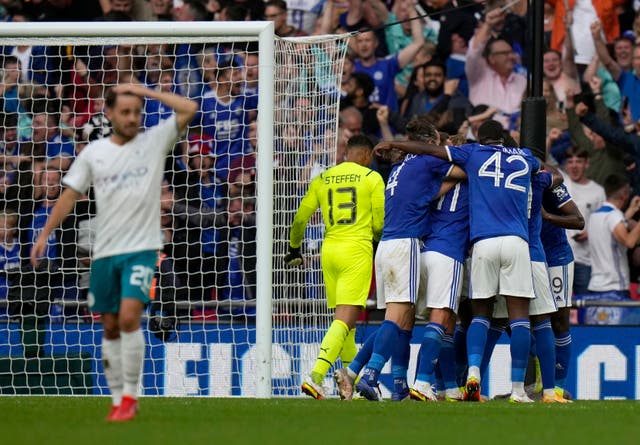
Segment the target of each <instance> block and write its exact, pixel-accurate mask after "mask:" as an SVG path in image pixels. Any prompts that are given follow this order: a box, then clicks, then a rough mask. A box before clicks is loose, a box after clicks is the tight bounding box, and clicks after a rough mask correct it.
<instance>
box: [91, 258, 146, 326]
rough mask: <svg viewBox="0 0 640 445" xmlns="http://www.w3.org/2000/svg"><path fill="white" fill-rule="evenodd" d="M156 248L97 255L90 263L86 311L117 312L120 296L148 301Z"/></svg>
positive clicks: (144, 302) (143, 301) (121, 297)
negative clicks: (119, 253)
mask: <svg viewBox="0 0 640 445" xmlns="http://www.w3.org/2000/svg"><path fill="white" fill-rule="evenodd" d="M157 261H158V253H157V252H156V251H155V250H144V251H141V252H134V253H125V254H122V255H113V256H110V257H105V258H99V259H97V260H94V261H93V262H92V263H91V276H90V278H89V295H88V297H87V300H88V303H89V310H90V311H92V312H98V313H101V314H117V313H118V312H119V311H120V301H121V300H122V299H123V298H134V299H136V300H140V301H141V302H142V303H143V304H145V305H146V304H147V303H149V289H150V287H151V282H152V281H153V277H154V275H155V271H156V263H157Z"/></svg>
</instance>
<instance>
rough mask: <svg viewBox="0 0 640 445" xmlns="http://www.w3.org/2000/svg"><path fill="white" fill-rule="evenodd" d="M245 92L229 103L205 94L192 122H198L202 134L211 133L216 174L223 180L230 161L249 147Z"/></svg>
mask: <svg viewBox="0 0 640 445" xmlns="http://www.w3.org/2000/svg"><path fill="white" fill-rule="evenodd" d="M244 102H245V97H244V96H237V97H234V98H233V99H232V100H231V101H230V102H229V103H224V102H222V101H220V100H218V98H217V97H215V96H214V95H209V96H205V97H203V98H202V102H201V104H200V111H199V112H198V114H197V115H196V117H195V118H194V121H193V123H194V125H196V126H201V127H202V131H203V133H204V134H207V135H209V136H211V137H213V140H214V145H213V153H212V155H215V158H216V164H215V169H216V175H217V176H218V177H220V178H224V179H225V180H226V178H227V176H228V174H229V164H230V163H231V160H233V159H234V158H236V157H238V156H241V155H242V154H244V153H245V152H247V151H248V144H249V138H248V129H249V127H248V124H249V117H248V115H247V112H246V110H245V109H244Z"/></svg>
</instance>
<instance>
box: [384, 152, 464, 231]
mask: <svg viewBox="0 0 640 445" xmlns="http://www.w3.org/2000/svg"><path fill="white" fill-rule="evenodd" d="M450 169H451V164H450V163H448V162H446V161H443V160H441V159H438V158H434V157H433V156H416V155H407V156H406V157H405V160H404V161H403V162H402V163H398V164H396V165H395V166H394V167H393V168H392V169H391V174H390V175H389V180H388V181H387V186H386V188H385V191H384V228H383V229H382V240H389V239H400V238H422V237H424V236H425V235H426V234H427V233H428V232H429V218H428V216H429V205H430V203H431V201H432V200H433V199H434V198H435V197H436V196H437V195H438V192H439V191H440V185H441V184H442V179H443V178H444V177H445V176H446V175H447V173H448V172H449V170H450Z"/></svg>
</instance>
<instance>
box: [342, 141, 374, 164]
mask: <svg viewBox="0 0 640 445" xmlns="http://www.w3.org/2000/svg"><path fill="white" fill-rule="evenodd" d="M372 158H373V143H372V142H371V140H370V139H369V138H368V137H366V136H364V135H362V134H357V135H355V136H351V137H350V138H349V140H348V141H347V161H349V162H355V163H356V164H360V165H363V166H365V167H368V166H369V164H371V160H372Z"/></svg>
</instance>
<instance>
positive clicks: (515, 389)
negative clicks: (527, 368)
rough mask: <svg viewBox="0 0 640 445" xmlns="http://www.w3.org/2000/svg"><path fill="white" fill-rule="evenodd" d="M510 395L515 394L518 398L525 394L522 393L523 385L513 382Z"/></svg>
mask: <svg viewBox="0 0 640 445" xmlns="http://www.w3.org/2000/svg"><path fill="white" fill-rule="evenodd" d="M511 388H512V389H511V393H512V394H517V395H519V396H521V395H523V394H525V392H524V383H523V382H513V383H512V384H511Z"/></svg>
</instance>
